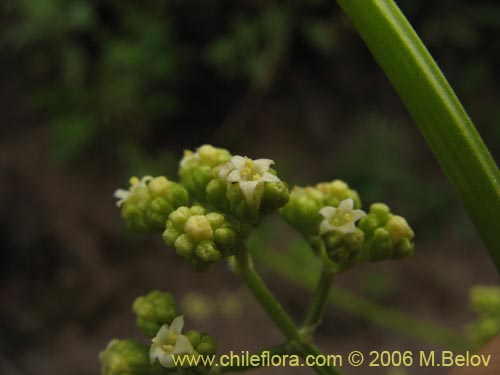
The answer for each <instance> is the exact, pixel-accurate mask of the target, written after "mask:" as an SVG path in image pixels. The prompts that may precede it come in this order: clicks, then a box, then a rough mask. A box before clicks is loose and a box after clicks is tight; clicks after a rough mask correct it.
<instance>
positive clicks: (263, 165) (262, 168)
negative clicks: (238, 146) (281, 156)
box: [253, 159, 274, 174]
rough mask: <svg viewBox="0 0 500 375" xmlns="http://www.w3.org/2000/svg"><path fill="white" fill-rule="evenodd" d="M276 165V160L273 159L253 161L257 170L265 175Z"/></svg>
mask: <svg viewBox="0 0 500 375" xmlns="http://www.w3.org/2000/svg"><path fill="white" fill-rule="evenodd" d="M273 164H274V160H271V159H257V160H254V161H253V165H254V167H255V169H256V170H257V171H258V172H259V173H260V174H263V173H264V172H267V171H268V170H269V167H270V166H271V165H273Z"/></svg>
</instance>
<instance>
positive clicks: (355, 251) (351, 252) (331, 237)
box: [323, 228, 365, 269]
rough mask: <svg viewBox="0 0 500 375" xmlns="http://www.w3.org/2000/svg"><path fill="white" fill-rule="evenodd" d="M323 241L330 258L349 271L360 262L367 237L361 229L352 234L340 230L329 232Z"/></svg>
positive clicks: (356, 229)
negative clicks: (360, 255)
mask: <svg viewBox="0 0 500 375" xmlns="http://www.w3.org/2000/svg"><path fill="white" fill-rule="evenodd" d="M323 239H324V243H325V249H326V254H327V255H328V258H329V259H330V260H331V261H332V262H334V263H336V264H338V265H339V266H340V267H341V268H342V269H347V268H349V267H352V266H353V265H354V264H356V262H357V261H358V258H359V254H360V252H361V249H362V247H363V241H364V239H365V235H364V233H363V232H362V231H361V230H360V229H359V228H355V229H354V231H353V232H350V233H343V232H341V231H338V230H334V231H332V232H328V233H327V234H325V235H324V236H323Z"/></svg>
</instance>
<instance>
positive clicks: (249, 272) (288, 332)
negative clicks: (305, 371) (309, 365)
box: [238, 246, 342, 375]
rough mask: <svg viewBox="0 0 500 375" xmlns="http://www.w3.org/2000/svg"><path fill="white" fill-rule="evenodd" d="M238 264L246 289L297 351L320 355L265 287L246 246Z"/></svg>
mask: <svg viewBox="0 0 500 375" xmlns="http://www.w3.org/2000/svg"><path fill="white" fill-rule="evenodd" d="M238 264H239V267H240V272H241V277H242V278H243V280H244V281H245V284H246V285H247V287H248V289H249V290H250V291H251V292H252V294H253V295H254V297H255V298H256V299H257V301H258V302H259V303H260V305H261V306H262V308H263V309H264V310H265V311H266V312H267V314H268V315H269V317H270V318H271V319H272V321H273V322H274V323H275V324H276V326H277V327H278V328H279V329H280V330H281V332H283V334H284V335H285V336H286V337H287V338H288V339H289V340H290V341H293V342H296V343H297V345H298V346H299V353H301V355H302V356H303V357H304V358H305V356H304V354H303V353H306V354H316V355H322V353H321V352H320V351H319V350H317V349H316V352H315V353H312V352H310V351H311V350H312V349H311V348H315V347H314V346H312V345H311V344H309V343H308V342H304V340H303V337H302V336H301V335H300V333H299V330H298V328H297V326H296V325H295V323H294V322H293V320H292V318H291V317H290V316H289V315H288V314H287V313H286V311H285V310H284V309H283V306H281V304H280V303H279V302H278V300H277V299H276V298H275V297H274V295H273V293H272V292H271V291H270V290H269V289H268V288H267V286H266V284H265V283H264V281H263V280H262V279H261V277H260V276H259V274H258V273H257V272H256V271H255V269H254V268H253V265H252V261H251V259H250V257H249V255H248V249H247V248H246V246H244V247H243V248H242V249H241V250H240V253H239V254H238ZM313 369H314V370H315V371H316V372H317V373H318V374H321V375H331V374H335V375H341V374H342V372H341V371H340V370H337V369H335V368H332V367H327V366H324V367H321V366H315V367H313Z"/></svg>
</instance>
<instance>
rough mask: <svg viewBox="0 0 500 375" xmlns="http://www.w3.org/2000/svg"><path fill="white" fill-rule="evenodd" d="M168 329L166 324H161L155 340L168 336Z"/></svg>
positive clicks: (161, 339) (161, 340)
mask: <svg viewBox="0 0 500 375" xmlns="http://www.w3.org/2000/svg"><path fill="white" fill-rule="evenodd" d="M168 331H169V328H168V325H167V324H164V325H162V326H161V328H160V329H159V330H158V333H157V334H156V336H155V340H156V341H158V342H163V341H165V340H166V339H167V337H168Z"/></svg>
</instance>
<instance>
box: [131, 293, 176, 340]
mask: <svg viewBox="0 0 500 375" xmlns="http://www.w3.org/2000/svg"><path fill="white" fill-rule="evenodd" d="M132 310H133V311H134V313H135V314H136V315H137V327H139V329H140V330H141V331H142V333H144V334H145V335H146V336H148V337H154V336H155V335H156V333H157V332H158V330H159V329H160V327H161V326H162V325H164V324H170V323H171V322H172V320H173V319H174V318H175V317H176V316H177V315H178V314H177V307H176V305H175V300H174V298H173V297H172V295H171V294H170V293H164V292H161V291H159V290H153V291H152V292H150V293H148V294H147V295H145V296H141V297H138V298H137V299H136V300H135V301H134V304H133V305H132Z"/></svg>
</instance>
